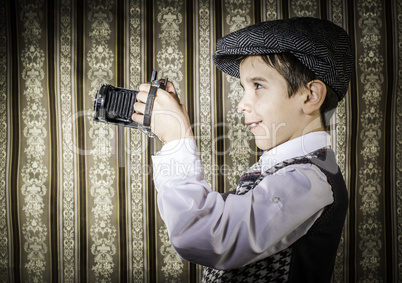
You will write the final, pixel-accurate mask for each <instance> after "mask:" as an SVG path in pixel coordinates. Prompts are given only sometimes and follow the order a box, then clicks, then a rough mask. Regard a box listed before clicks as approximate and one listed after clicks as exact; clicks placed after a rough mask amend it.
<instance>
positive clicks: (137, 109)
mask: <svg viewBox="0 0 402 283" xmlns="http://www.w3.org/2000/svg"><path fill="white" fill-rule="evenodd" d="M133 107H134V111H135V112H136V113H139V114H143V113H144V112H145V104H144V103H142V102H136V103H134V106H133Z"/></svg>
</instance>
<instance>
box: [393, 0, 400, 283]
mask: <svg viewBox="0 0 402 283" xmlns="http://www.w3.org/2000/svg"><path fill="white" fill-rule="evenodd" d="M395 2H396V9H395V11H394V12H395V13H396V17H395V21H396V33H397V34H396V38H395V41H396V42H397V46H396V52H395V55H397V58H398V63H397V72H396V73H395V76H396V85H397V88H396V96H395V100H394V108H393V113H394V115H395V117H394V125H393V127H392V129H394V133H393V147H394V150H395V155H394V162H393V164H394V166H395V168H393V170H394V171H393V173H394V176H393V177H394V184H393V187H394V188H395V193H394V204H395V207H394V209H395V212H394V213H396V217H395V226H396V227H395V228H394V235H393V237H394V239H393V240H394V242H395V245H396V252H395V253H396V254H395V263H394V266H395V267H396V271H395V272H396V274H395V278H396V281H397V282H402V210H401V209H400V208H401V207H402V72H401V67H402V1H395Z"/></svg>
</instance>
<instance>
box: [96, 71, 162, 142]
mask: <svg viewBox="0 0 402 283" xmlns="http://www.w3.org/2000/svg"><path fill="white" fill-rule="evenodd" d="M156 76H157V72H156V70H153V71H152V76H151V81H150V82H149V83H150V84H151V88H150V91H149V93H148V99H147V103H146V105H145V112H144V124H139V123H137V122H134V121H133V120H132V119H131V116H132V115H133V114H134V113H135V111H134V103H135V102H136V101H137V99H136V97H137V93H138V90H132V89H127V88H122V87H116V86H112V85H110V84H102V85H101V86H100V87H99V90H98V92H97V93H96V95H95V100H94V111H95V113H94V121H96V122H103V123H107V124H114V125H118V126H123V127H130V128H134V129H139V130H141V131H143V132H144V133H146V134H147V135H148V136H149V137H155V135H154V134H153V133H152V132H151V128H150V123H151V112H152V107H153V102H154V99H155V95H156V91H157V90H158V89H159V88H161V89H163V90H166V84H167V77H166V78H165V80H164V81H160V80H157V79H156Z"/></svg>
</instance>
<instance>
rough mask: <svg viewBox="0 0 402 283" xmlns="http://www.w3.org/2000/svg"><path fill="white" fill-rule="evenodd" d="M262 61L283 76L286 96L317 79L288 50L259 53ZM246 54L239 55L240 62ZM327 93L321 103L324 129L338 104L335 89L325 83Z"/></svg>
mask: <svg viewBox="0 0 402 283" xmlns="http://www.w3.org/2000/svg"><path fill="white" fill-rule="evenodd" d="M260 56H261V57H262V59H263V60H264V62H265V63H266V64H267V65H268V66H270V67H272V68H273V69H275V70H276V71H277V72H278V73H279V74H280V75H282V76H283V77H284V79H285V80H286V82H287V85H288V96H289V98H291V97H292V96H293V95H294V94H296V93H297V92H298V91H299V90H300V89H301V88H302V87H306V86H307V84H308V83H309V82H311V81H313V80H317V79H319V78H318V77H317V76H316V75H315V74H314V73H313V72H312V71H310V69H308V68H307V67H306V66H304V65H303V64H302V63H301V62H300V61H299V60H298V59H297V58H296V57H295V56H294V55H293V54H291V53H289V52H284V53H271V54H266V55H260ZM246 57H248V56H239V58H238V60H240V63H241V61H242V60H244V59H245V58H246ZM325 85H326V87H327V94H326V96H325V100H324V102H323V103H322V105H321V108H320V114H321V121H322V124H323V125H324V127H325V129H326V130H329V128H328V126H329V124H330V123H329V122H330V119H331V116H332V115H333V113H334V112H335V109H336V107H337V106H338V96H337V94H336V93H335V91H334V90H333V89H332V88H331V87H330V86H328V84H325Z"/></svg>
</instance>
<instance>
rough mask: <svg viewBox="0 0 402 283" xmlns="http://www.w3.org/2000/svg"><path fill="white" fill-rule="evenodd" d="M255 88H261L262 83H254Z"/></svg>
mask: <svg viewBox="0 0 402 283" xmlns="http://www.w3.org/2000/svg"><path fill="white" fill-rule="evenodd" d="M254 86H255V89H260V88H262V85H260V84H259V83H254Z"/></svg>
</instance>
